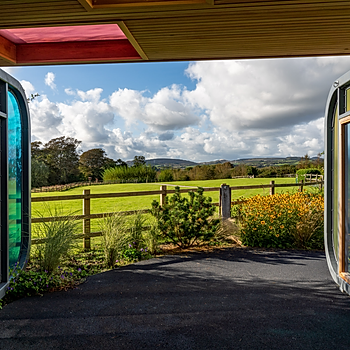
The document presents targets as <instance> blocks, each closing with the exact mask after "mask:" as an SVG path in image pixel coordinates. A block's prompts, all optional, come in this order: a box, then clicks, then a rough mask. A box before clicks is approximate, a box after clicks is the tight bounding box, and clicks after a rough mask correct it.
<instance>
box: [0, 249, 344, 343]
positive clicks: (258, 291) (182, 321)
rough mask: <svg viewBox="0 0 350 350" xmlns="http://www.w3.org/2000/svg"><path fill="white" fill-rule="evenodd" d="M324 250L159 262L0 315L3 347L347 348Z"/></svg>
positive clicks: (232, 252) (230, 253)
mask: <svg viewBox="0 0 350 350" xmlns="http://www.w3.org/2000/svg"><path fill="white" fill-rule="evenodd" d="M349 331H350V299H349V297H348V296H347V295H344V294H342V293H341V292H340V291H339V290H338V288H337V287H336V285H335V284H334V282H333V281H332V280H331V278H330V276H329V273H328V270H327V266H326V261H325V257H324V254H323V253H321V252H299V251H262V250H245V249H227V250H223V251H216V252H212V253H195V254H189V255H183V256H181V255H177V256H164V257H160V258H156V259H151V260H148V261H143V262H140V263H137V264H134V265H129V266H126V267H123V268H119V269H116V270H113V271H108V272H105V273H102V274H99V275H95V276H93V277H91V278H89V279H88V281H87V282H86V283H85V284H83V285H81V286H79V288H77V289H75V290H70V291H68V292H59V293H52V294H47V295H45V296H44V297H34V298H25V299H22V300H19V301H17V302H14V303H12V304H10V305H8V306H6V307H5V308H4V309H3V310H2V311H0V348H1V349H78V348H79V349H80V348H83V349H84V350H88V349H99V348H105V349H332V348H337V349H348V344H347V335H348V333H349Z"/></svg>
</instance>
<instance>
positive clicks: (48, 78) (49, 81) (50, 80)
mask: <svg viewBox="0 0 350 350" xmlns="http://www.w3.org/2000/svg"><path fill="white" fill-rule="evenodd" d="M45 85H47V86H49V87H50V88H51V89H52V90H55V89H56V84H55V74H54V73H52V72H48V73H47V74H46V75H45Z"/></svg>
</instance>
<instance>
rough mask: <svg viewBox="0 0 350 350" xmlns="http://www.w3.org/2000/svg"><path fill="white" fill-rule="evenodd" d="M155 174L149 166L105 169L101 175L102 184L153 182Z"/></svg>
mask: <svg viewBox="0 0 350 350" xmlns="http://www.w3.org/2000/svg"><path fill="white" fill-rule="evenodd" d="M156 175H157V172H156V170H154V169H153V168H152V167H151V166H150V165H143V166H132V167H124V166H118V167H115V168H109V169H106V170H105V171H104V173H103V175H102V176H103V181H104V182H154V181H155V180H156Z"/></svg>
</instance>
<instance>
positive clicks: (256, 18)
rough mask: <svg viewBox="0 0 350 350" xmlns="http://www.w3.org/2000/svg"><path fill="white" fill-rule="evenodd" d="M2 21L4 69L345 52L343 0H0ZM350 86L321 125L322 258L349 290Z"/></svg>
mask: <svg viewBox="0 0 350 350" xmlns="http://www.w3.org/2000/svg"><path fill="white" fill-rule="evenodd" d="M0 17H1V21H0V66H9V67H11V66H30V65H52V64H83V63H117V62H166V61H181V60H186V61H188V60H215V59H259V58H283V57H310V56H332V55H333V56H334V55H348V54H349V53H350V38H349V31H350V24H349V23H350V21H349V19H350V3H349V1H346V0H323V1H322V0H284V1H278V0H51V1H44V0H2V1H1V2H0ZM1 79H3V80H1ZM9 81H10V80H9V78H8V77H7V76H4V77H2V76H0V82H3V83H2V84H3V86H5V87H6V89H8V87H10V90H11V86H12V87H16V84H15V83H12V85H11V81H10V82H9ZM349 81H350V76H349V75H346V76H344V77H341V78H340V79H339V80H338V81H337V82H335V83H334V86H333V88H332V90H331V92H330V97H329V100H328V107H327V110H326V128H325V129H326V171H325V172H326V198H325V200H326V216H325V218H326V221H325V243H326V253H327V260H328V265H329V268H330V272H331V274H332V276H333V278H334V280H335V281H336V282H337V283H338V284H339V285H340V287H341V289H342V290H344V291H347V292H348V293H350V277H349V276H350V275H349V264H348V260H349V253H348V251H349V249H348V246H349V244H348V241H349V240H348V235H349V231H350V229H349V223H350V215H349V212H350V209H348V208H349V204H348V203H349V198H350V196H349V194H348V193H349V188H350V187H349V184H348V183H350V182H349V180H348V179H349V175H348V172H349V171H348V166H349V154H350V146H349V144H350V141H348V140H350V137H349V135H350V131H348V130H347V129H348V126H347V125H348V124H347V123H348V122H349V121H350V119H349V118H350V107H348V106H350V97H349V96H350V94H349V93H348V92H349V91H350V90H349V86H350V83H349ZM330 83H332V82H330ZM0 88H1V85H0ZM18 89H19V91H20V88H19V87H18ZM3 91H6V93H7V90H3ZM13 91H14V90H13ZM6 96H7V95H6ZM6 96H5V97H3V95H1V93H0V100H1V99H3V100H4V101H5V100H6V99H7V98H8V96H7V97H6ZM18 96H19V95H18ZM21 98H22V99H23V96H22V97H21ZM6 101H7V100H6ZM4 111H5V109H4ZM2 113H3V115H1V112H0V116H1V117H3V118H6V116H7V112H6V111H5V112H2ZM27 142H29V139H28V140H27ZM1 164H2V163H1ZM25 171H26V170H25ZM1 172H2V173H3V172H4V168H3V165H2V168H1ZM26 176H29V175H28V174H27V175H26ZM1 186H2V185H1ZM4 196H5V197H6V196H8V195H7V194H6V191H5V192H1V198H0V199H1V200H7V197H6V198H5V197H4ZM21 203H24V204H23V205H27V204H25V203H26V202H23V201H22V202H21ZM1 217H3V215H2V216H1ZM4 227H5V228H4ZM28 227H29V224H28ZM1 230H2V231H1V232H0V234H1V237H2V240H1V242H2V244H3V245H2V249H3V247H4V244H5V243H6V242H7V241H8V240H6V239H5V238H4V237H5V236H6V235H8V233H7V232H5V231H6V226H3V224H2V227H1ZM28 230H29V228H28ZM28 230H27V233H25V234H24V235H23V237H22V243H23V242H24V241H26V240H27V241H28V232H29V231H28ZM22 232H25V231H23V230H22ZM3 242H5V243H3ZM5 255H6V254H5ZM5 255H4V254H2V257H3V258H2V259H8V257H7V258H4V256H5ZM2 261H4V260H2ZM7 261H8V260H6V262H5V263H6V264H8V262H7ZM4 266H5V265H4V263H3V262H2V267H1V268H2V271H3V275H2V276H5V275H4V274H5V268H4ZM6 266H8V265H6ZM2 278H3V277H2Z"/></svg>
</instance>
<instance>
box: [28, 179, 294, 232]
mask: <svg viewBox="0 0 350 350" xmlns="http://www.w3.org/2000/svg"><path fill="white" fill-rule="evenodd" d="M271 180H274V181H275V183H276V184H286V183H295V180H294V179H293V178H275V179H273V178H266V179H263V178H259V179H225V180H207V181H182V182H181V181H179V182H172V183H171V186H168V189H173V188H174V186H175V185H180V186H181V185H182V186H194V187H197V186H201V187H219V186H220V185H221V184H222V183H226V184H228V185H230V186H247V185H262V184H269V183H270V181H271ZM160 186H161V184H160V183H151V184H145V183H142V184H111V185H99V186H85V187H79V188H74V189H71V190H67V191H64V192H46V193H32V198H34V197H48V196H67V195H77V194H82V193H83V190H85V189H90V191H91V193H92V194H94V193H117V192H137V191H150V190H159V189H160ZM296 190H297V187H287V188H286V187H284V188H277V189H276V192H277V193H281V192H286V191H296ZM259 193H260V194H262V195H268V194H269V189H253V190H239V191H232V200H235V199H238V198H239V197H241V196H243V197H251V196H253V195H256V194H259ZM205 195H207V196H210V197H212V199H213V202H214V203H218V202H219V191H214V192H205ZM154 199H155V200H157V201H159V195H153V196H138V197H122V198H101V199H92V200H91V213H92V214H94V213H107V212H113V211H126V210H138V209H149V208H151V203H152V201H153V200H154ZM82 202H83V201H82V200H69V201H67V200H64V201H55V202H38V203H37V202H36V203H32V217H38V216H44V217H45V216H50V214H49V212H50V210H49V208H50V207H51V210H52V208H54V207H55V206H56V207H59V208H61V209H62V213H64V214H67V213H73V212H74V213H75V214H78V215H79V214H82ZM33 225H35V224H33ZM91 231H92V232H93V231H99V224H98V219H96V220H92V222H91ZM34 238H35V237H34Z"/></svg>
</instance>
